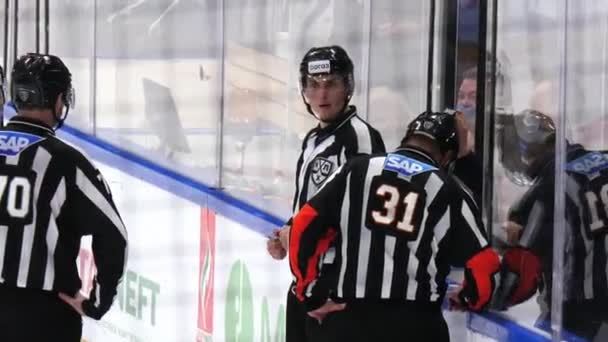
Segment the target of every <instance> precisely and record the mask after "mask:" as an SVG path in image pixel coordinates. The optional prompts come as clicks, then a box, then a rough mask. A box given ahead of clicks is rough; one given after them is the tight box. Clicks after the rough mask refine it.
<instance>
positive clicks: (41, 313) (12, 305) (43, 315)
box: [0, 286, 82, 342]
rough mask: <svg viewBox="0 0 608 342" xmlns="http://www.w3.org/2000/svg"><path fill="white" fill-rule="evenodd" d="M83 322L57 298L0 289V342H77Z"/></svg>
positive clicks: (37, 293) (44, 292)
mask: <svg viewBox="0 0 608 342" xmlns="http://www.w3.org/2000/svg"><path fill="white" fill-rule="evenodd" d="M81 335H82V318H81V317H80V314H78V313H77V312H76V311H75V310H74V309H72V307H71V306H69V305H68V304H66V303H64V302H63V301H62V300H61V299H59V297H57V295H56V294H54V293H51V292H46V291H40V290H29V289H15V288H6V287H2V286H0V341H2V342H24V341H32V342H34V341H35V342H47V341H48V342H80V338H81Z"/></svg>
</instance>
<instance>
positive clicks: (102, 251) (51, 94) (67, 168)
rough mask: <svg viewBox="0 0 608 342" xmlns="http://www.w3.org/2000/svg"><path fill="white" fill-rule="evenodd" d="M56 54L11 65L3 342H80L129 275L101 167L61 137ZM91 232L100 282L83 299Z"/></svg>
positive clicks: (0, 189) (61, 89)
mask: <svg viewBox="0 0 608 342" xmlns="http://www.w3.org/2000/svg"><path fill="white" fill-rule="evenodd" d="M73 94H74V93H73V90H72V82H71V74H70V72H69V70H68V68H67V67H66V66H65V65H64V63H63V62H62V61H61V60H60V59H59V58H58V57H56V56H52V55H43V54H34V53H30V54H27V55H24V56H22V57H20V58H19V59H18V60H17V61H16V62H15V65H14V66H13V70H12V81H11V95H12V99H13V101H14V103H15V104H16V106H17V108H18V115H17V116H15V117H13V118H12V119H11V120H10V121H9V122H8V124H7V125H6V127H4V128H2V129H1V130H0V303H1V305H0V341H3V342H17V341H61V342H66V341H68V342H72V341H73V342H77V341H80V338H81V334H82V318H81V316H82V315H86V316H89V317H92V318H94V319H100V318H101V316H103V314H104V313H106V312H107V311H108V310H109V309H110V306H111V305H112V301H113V298H114V297H115V295H116V287H117V285H118V283H119V281H120V279H121V277H122V275H123V271H124V266H125V262H126V255H127V249H126V247H127V233H126V230H125V227H124V225H123V222H122V220H121V218H120V216H119V214H118V212H117V210H116V206H115V205H114V203H113V201H112V196H111V194H110V190H109V188H108V186H107V184H106V183H105V181H104V179H103V177H102V176H101V174H100V172H99V170H97V168H95V166H94V165H93V164H92V163H91V161H90V160H89V159H88V158H87V157H86V156H85V155H84V154H83V153H82V152H80V151H78V150H76V149H75V148H73V147H71V146H70V145H68V144H66V143H65V142H63V141H62V140H60V139H59V138H57V137H56V136H55V130H56V129H57V128H59V127H61V125H62V123H63V121H64V120H65V118H66V116H67V114H68V111H69V108H70V107H71V106H72V105H73ZM84 235H92V236H93V254H94V257H95V263H96V266H97V276H96V278H95V280H94V283H93V290H92V291H91V293H90V294H88V295H89V298H85V297H84V296H83V295H81V294H80V292H79V291H80V288H81V280H80V278H79V277H78V271H77V268H76V258H77V256H78V253H79V250H80V239H81V237H82V236H84Z"/></svg>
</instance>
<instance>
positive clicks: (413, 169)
mask: <svg viewBox="0 0 608 342" xmlns="http://www.w3.org/2000/svg"><path fill="white" fill-rule="evenodd" d="M384 169H386V170H390V171H394V172H397V173H400V174H402V175H404V176H408V177H411V176H415V175H417V174H420V173H424V172H428V171H433V170H437V168H436V167H434V166H431V165H428V164H425V163H422V162H419V161H417V160H415V159H411V158H408V157H406V156H402V155H399V154H389V155H388V156H387V157H386V160H385V162H384Z"/></svg>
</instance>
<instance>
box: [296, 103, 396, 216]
mask: <svg viewBox="0 0 608 342" xmlns="http://www.w3.org/2000/svg"><path fill="white" fill-rule="evenodd" d="M385 152H386V150H385V148H384V142H383V141H382V137H381V136H380V133H379V132H378V131H377V130H376V129H374V128H373V127H372V126H370V125H369V124H368V123H367V122H365V121H364V120H362V119H361V118H360V117H359V116H358V115H357V110H356V108H355V107H354V106H349V107H348V108H347V109H346V112H345V113H344V119H343V120H341V121H340V122H338V123H336V124H333V125H331V126H328V127H325V128H320V127H319V126H317V127H315V128H313V129H312V130H310V131H309V132H308V134H306V137H305V138H304V141H303V142H302V153H301V154H300V158H299V159H298V164H297V167H296V191H295V194H294V198H293V214H295V213H297V212H298V210H299V209H300V208H301V207H302V206H303V205H304V203H306V201H308V200H309V199H310V198H311V197H312V195H314V194H315V193H316V192H317V190H318V189H319V188H320V187H321V186H322V185H323V183H324V182H325V180H326V179H327V178H328V177H329V175H330V174H332V172H334V171H335V170H336V169H338V168H339V167H340V166H341V165H343V164H344V163H346V161H347V160H349V159H350V158H352V157H355V156H358V155H361V154H374V153H385Z"/></svg>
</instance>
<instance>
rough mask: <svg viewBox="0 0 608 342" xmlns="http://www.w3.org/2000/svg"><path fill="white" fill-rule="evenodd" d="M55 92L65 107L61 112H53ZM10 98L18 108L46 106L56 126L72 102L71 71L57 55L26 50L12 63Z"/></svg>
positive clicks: (63, 118)
mask: <svg viewBox="0 0 608 342" xmlns="http://www.w3.org/2000/svg"><path fill="white" fill-rule="evenodd" d="M59 94H62V99H63V102H64V105H65V107H66V111H65V114H64V115H63V116H62V115H61V114H60V113H56V112H55V101H56V100H57V96H59ZM11 98H12V99H13V102H14V103H15V105H16V106H17V108H18V109H19V110H28V109H50V110H51V111H52V112H53V115H54V116H55V119H56V120H57V122H58V127H57V128H59V127H60V126H61V125H62V124H63V121H64V120H65V118H66V117H67V113H68V111H69V109H70V107H72V106H73V105H74V90H73V88H72V74H71V73H70V71H69V70H68V68H67V67H66V66H65V64H64V63H63V62H62V61H61V59H59V57H57V56H53V55H46V54H39V53H28V54H26V55H23V56H21V57H19V59H18V60H17V61H16V62H15V64H14V65H13V70H12V74H11Z"/></svg>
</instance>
